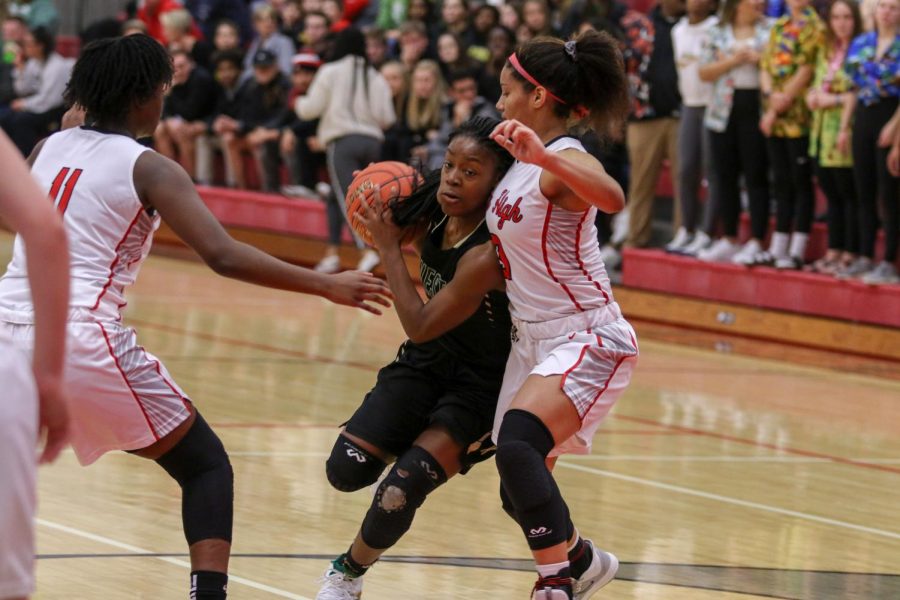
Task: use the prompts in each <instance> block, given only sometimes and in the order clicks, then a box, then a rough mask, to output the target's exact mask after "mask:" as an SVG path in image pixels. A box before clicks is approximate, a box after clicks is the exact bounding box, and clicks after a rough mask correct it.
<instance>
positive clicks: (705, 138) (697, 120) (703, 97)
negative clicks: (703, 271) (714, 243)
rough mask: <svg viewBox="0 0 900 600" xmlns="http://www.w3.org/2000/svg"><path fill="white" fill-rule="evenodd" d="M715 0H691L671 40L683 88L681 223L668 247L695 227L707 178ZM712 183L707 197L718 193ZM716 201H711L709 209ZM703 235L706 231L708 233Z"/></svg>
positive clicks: (676, 246) (674, 247) (679, 245)
mask: <svg viewBox="0 0 900 600" xmlns="http://www.w3.org/2000/svg"><path fill="white" fill-rule="evenodd" d="M715 11H716V0H687V14H686V15H685V16H684V17H682V18H681V20H680V21H679V22H678V24H677V25H675V27H674V28H673V29H672V46H673V49H674V52H675V64H676V66H677V68H678V89H679V91H680V92H681V102H682V106H681V122H680V124H679V127H678V165H679V168H678V172H677V173H675V176H676V180H675V181H674V182H673V183H674V184H675V185H677V186H678V195H679V198H680V199H681V202H680V203H679V204H680V206H679V208H680V210H681V227H679V228H678V231H677V232H676V233H675V238H674V239H673V240H672V241H671V242H669V243H668V244H667V245H666V250H668V251H669V252H681V251H682V250H684V249H685V248H686V247H687V246H688V245H689V244H690V243H691V242H692V241H694V235H695V234H696V232H697V225H698V220H699V214H698V213H699V211H700V190H701V187H702V184H703V180H704V179H707V180H708V179H709V175H710V173H709V161H710V148H709V134H708V133H707V131H706V128H705V127H704V126H703V115H704V114H705V113H706V105H707V104H708V103H709V99H710V97H711V96H712V84H711V83H709V82H706V81H703V80H702V79H700V73H699V69H700V55H701V54H702V52H703V47H704V46H705V45H706V44H708V43H709V36H710V30H711V28H713V27H715V26H716V24H717V23H718V22H719V19H718V17H716V16H715V14H714V13H715ZM717 196H718V193H717V191H716V190H715V185H714V184H713V185H712V186H710V188H709V194H707V203H709V202H710V200H711V199H713V198H717ZM712 209H713V207H712V206H711V205H708V208H707V210H712ZM704 235H705V234H704Z"/></svg>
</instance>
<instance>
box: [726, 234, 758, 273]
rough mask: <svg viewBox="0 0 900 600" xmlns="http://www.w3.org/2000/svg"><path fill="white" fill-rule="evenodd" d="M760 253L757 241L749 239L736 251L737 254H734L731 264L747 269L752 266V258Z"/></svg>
mask: <svg viewBox="0 0 900 600" xmlns="http://www.w3.org/2000/svg"><path fill="white" fill-rule="evenodd" d="M760 252H762V244H760V243H759V240H757V239H755V238H754V239H751V240H750V241H748V242H747V243H746V244H744V245H743V246H741V249H740V250H738V253H737V254H735V255H734V256H733V257H732V259H731V262H733V263H734V264H736V265H744V266H745V267H748V266H750V265H752V264H753V259H754V257H755V256H756V255H757V254H759V253H760Z"/></svg>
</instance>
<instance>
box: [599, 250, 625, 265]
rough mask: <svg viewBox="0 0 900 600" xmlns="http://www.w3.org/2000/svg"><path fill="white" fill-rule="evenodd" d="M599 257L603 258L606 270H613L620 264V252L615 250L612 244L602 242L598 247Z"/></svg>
mask: <svg viewBox="0 0 900 600" xmlns="http://www.w3.org/2000/svg"><path fill="white" fill-rule="evenodd" d="M600 258H602V259H603V264H604V265H606V270H607V271H614V270H616V269H618V268H619V265H620V264H622V253H621V252H619V251H618V250H616V248H615V246H613V245H612V244H604V245H603V246H601V247H600Z"/></svg>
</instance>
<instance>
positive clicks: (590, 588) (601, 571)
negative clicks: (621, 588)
mask: <svg viewBox="0 0 900 600" xmlns="http://www.w3.org/2000/svg"><path fill="white" fill-rule="evenodd" d="M584 543H585V544H589V545H590V547H591V552H592V553H593V554H594V557H593V558H592V559H591V565H590V566H589V567H588V568H587V571H585V572H584V573H582V575H581V577H579V578H578V579H576V580H575V583H574V585H572V592H573V594H574V596H573V598H574V600H587V599H588V598H590V597H591V596H593V595H594V594H595V593H597V592H598V591H599V590H600V588H602V587H603V586H605V585H606V584H607V583H609V582H610V581H612V580H613V578H614V577H615V576H616V571H618V570H619V559H618V558H616V555H615V554H612V553H611V552H604V551H603V550H600V549H599V548H597V547H596V546H595V545H594V543H593V542H592V541H591V540H584Z"/></svg>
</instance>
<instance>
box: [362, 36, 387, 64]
mask: <svg viewBox="0 0 900 600" xmlns="http://www.w3.org/2000/svg"><path fill="white" fill-rule="evenodd" d="M365 36H366V58H367V59H368V61H369V64H370V65H372V66H373V67H375V68H376V69H379V70H381V67H382V66H383V65H384V63H386V62H387V61H388V58H389V48H388V43H387V37H386V36H385V34H384V31H382V30H381V29H379V28H377V27H370V28H369V29H367V30H366V31H365Z"/></svg>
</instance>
